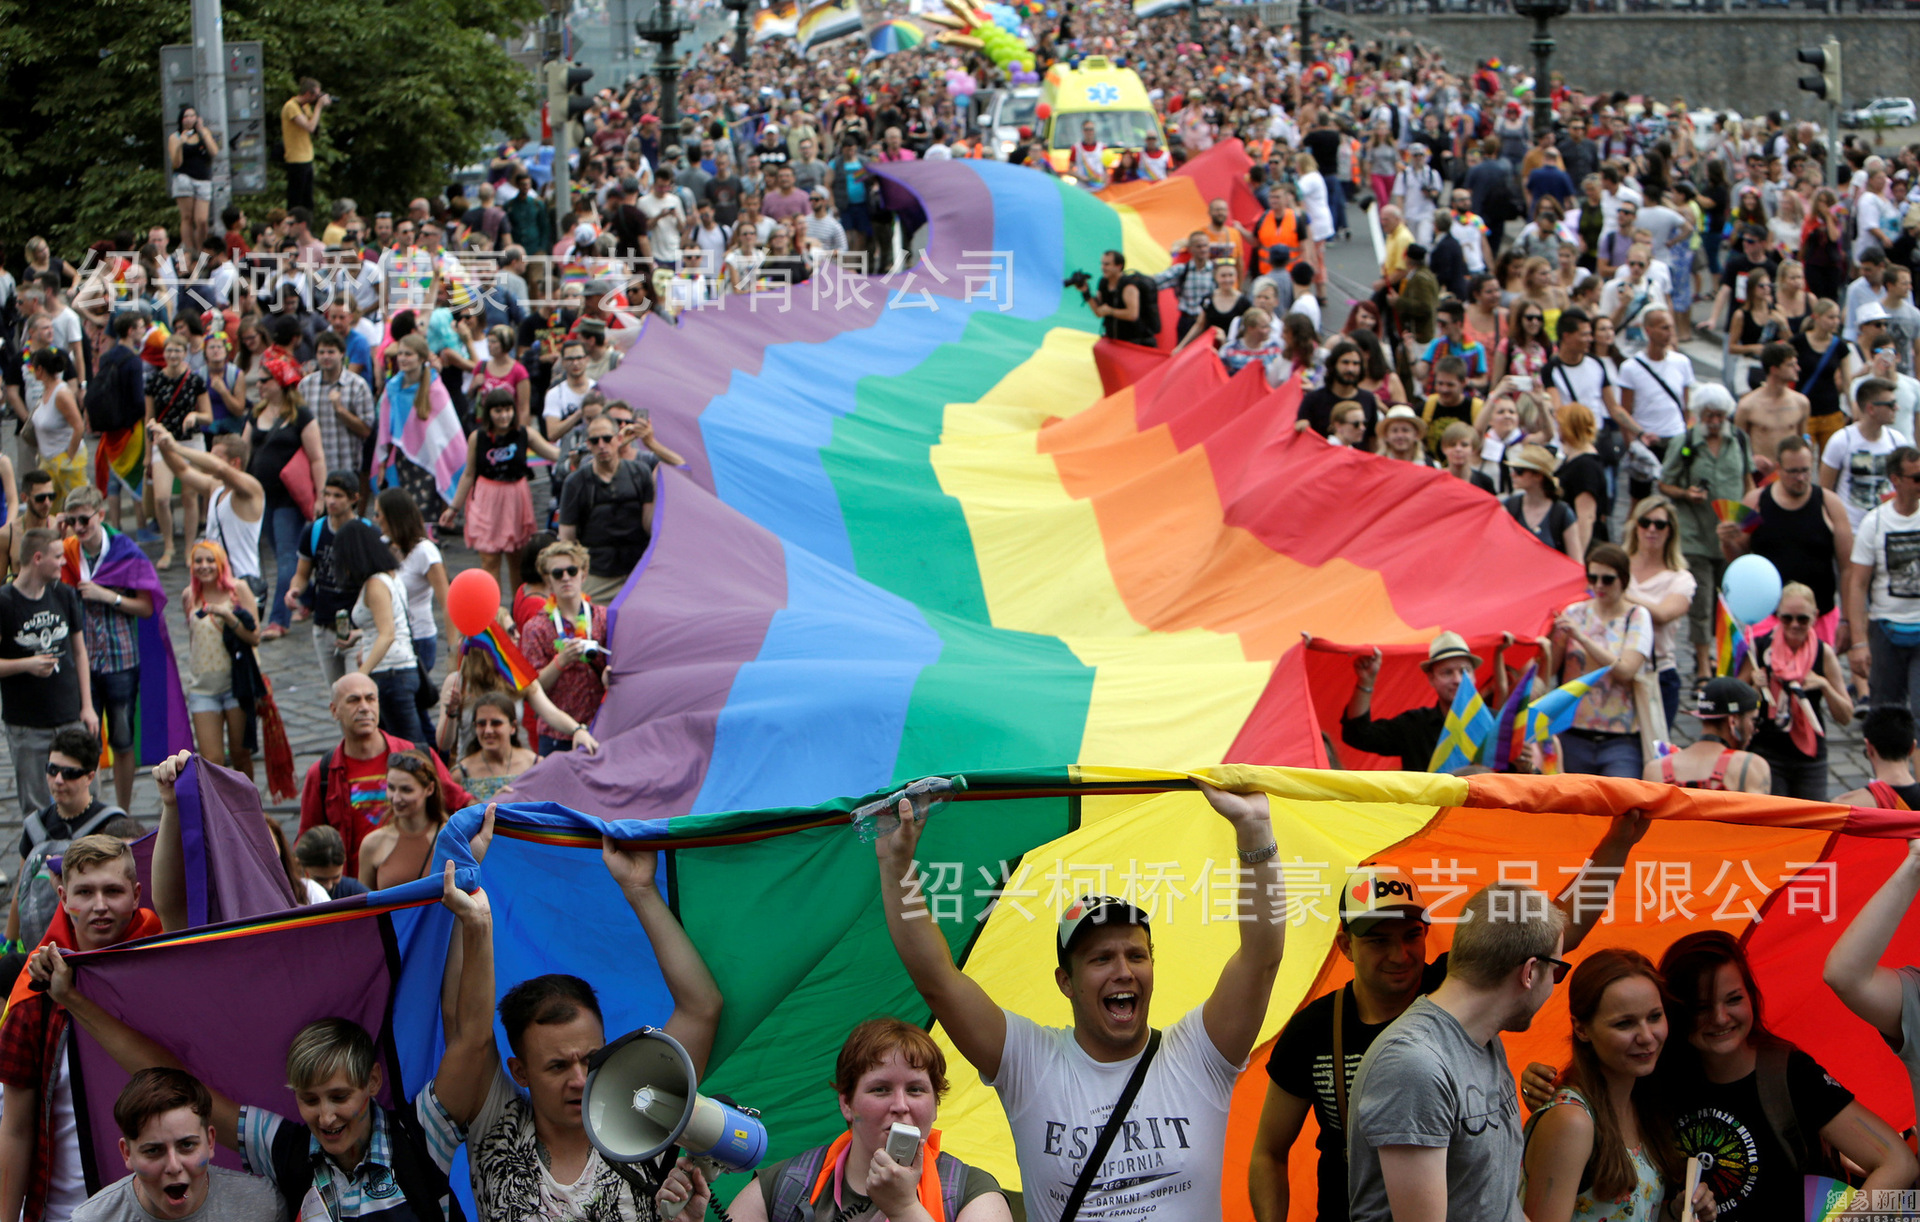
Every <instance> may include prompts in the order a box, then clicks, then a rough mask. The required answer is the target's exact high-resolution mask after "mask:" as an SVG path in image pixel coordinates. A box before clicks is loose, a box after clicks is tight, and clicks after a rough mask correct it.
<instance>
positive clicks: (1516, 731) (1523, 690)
mask: <svg viewBox="0 0 1920 1222" xmlns="http://www.w3.org/2000/svg"><path fill="white" fill-rule="evenodd" d="M1539 670H1540V663H1538V662H1529V663H1527V672H1526V673H1525V674H1523V675H1521V676H1520V681H1519V682H1518V683H1515V684H1514V685H1513V690H1512V691H1511V692H1509V693H1508V694H1507V702H1506V703H1505V704H1503V705H1501V706H1500V720H1499V722H1498V724H1496V725H1495V726H1494V728H1493V758H1492V759H1491V760H1489V761H1488V762H1487V767H1489V768H1491V769H1493V770H1494V771H1495V772H1505V771H1506V770H1507V765H1508V764H1510V763H1512V762H1513V757H1514V755H1515V753H1516V752H1518V751H1520V750H1521V749H1522V748H1524V747H1525V746H1526V730H1527V726H1526V719H1525V718H1524V717H1522V716H1521V710H1522V709H1524V708H1525V707H1526V704H1527V697H1528V696H1530V695H1532V694H1533V680H1534V676H1535V675H1536V674H1538V673H1539Z"/></svg>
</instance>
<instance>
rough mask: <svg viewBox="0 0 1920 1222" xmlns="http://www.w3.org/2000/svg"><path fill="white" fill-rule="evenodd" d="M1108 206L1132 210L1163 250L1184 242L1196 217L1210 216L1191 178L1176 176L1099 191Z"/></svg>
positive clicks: (1124, 183) (1205, 202) (1130, 183)
mask: <svg viewBox="0 0 1920 1222" xmlns="http://www.w3.org/2000/svg"><path fill="white" fill-rule="evenodd" d="M1100 198H1101V199H1103V200H1105V201H1106V202H1107V203H1109V204H1114V205H1118V206H1120V207H1125V208H1131V209H1133V211H1134V212H1135V214H1137V215H1138V216H1139V217H1140V223H1141V224H1142V225H1144V226H1145V227H1146V230H1147V232H1148V233H1149V234H1152V235H1153V240H1154V241H1155V242H1157V243H1159V244H1160V247H1161V249H1163V250H1165V249H1168V248H1171V247H1172V246H1173V245H1174V244H1175V243H1177V242H1184V241H1186V239H1187V235H1188V234H1190V233H1192V232H1193V225H1194V221H1193V218H1194V217H1196V216H1201V217H1204V216H1206V214H1207V201H1206V200H1205V199H1202V198H1201V196H1200V187H1199V185H1198V184H1197V183H1195V182H1194V181H1193V180H1192V179H1191V178H1181V177H1173V178H1168V179H1166V180H1164V181H1162V182H1123V183H1121V184H1120V185H1118V186H1114V187H1108V188H1106V189H1104V190H1103V191H1101V192H1100Z"/></svg>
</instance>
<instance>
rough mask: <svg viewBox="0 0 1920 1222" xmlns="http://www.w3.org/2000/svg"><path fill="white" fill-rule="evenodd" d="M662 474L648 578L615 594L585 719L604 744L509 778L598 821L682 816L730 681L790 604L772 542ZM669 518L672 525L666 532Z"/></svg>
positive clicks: (525, 794) (526, 795)
mask: <svg viewBox="0 0 1920 1222" xmlns="http://www.w3.org/2000/svg"><path fill="white" fill-rule="evenodd" d="M659 475H660V487H659V492H658V496H659V505H658V506H657V507H656V516H655V519H654V541H653V544H652V545H651V547H650V548H649V552H648V559H647V567H646V570H645V572H646V580H645V581H632V582H629V583H628V585H627V587H626V588H625V589H624V590H623V591H622V592H621V594H620V596H619V597H618V598H617V599H616V600H615V602H616V604H617V605H618V607H619V609H620V616H619V620H618V623H617V624H616V626H615V629H614V631H613V633H612V642H611V653H612V660H611V663H610V665H609V666H608V668H607V682H608V687H607V698H606V700H605V702H604V703H603V704H602V705H601V706H600V713H599V716H598V717H597V718H596V719H595V721H594V727H593V730H594V736H595V737H596V738H598V739H599V740H600V752H599V754H598V755H593V756H586V755H580V754H575V755H574V756H573V757H572V758H570V759H558V758H554V757H549V758H547V759H546V760H543V761H541V762H540V763H539V764H536V765H535V766H534V767H533V768H532V769H530V770H529V771H528V772H527V773H526V775H525V776H523V777H522V778H521V779H520V780H518V781H516V782H515V783H514V786H513V792H514V794H515V795H516V796H518V797H520V798H521V799H522V800H528V799H538V800H540V801H544V802H558V803H560V804H561V805H563V806H569V807H572V808H573V809H574V810H578V811H584V812H586V813H588V814H592V815H597V816H600V817H602V818H606V819H665V818H671V817H673V816H675V815H683V814H686V813H687V812H688V811H690V810H691V809H692V806H693V800H694V798H695V796H696V795H698V794H699V792H700V787H701V785H702V783H703V782H704V780H705V778H706V772H707V767H708V765H709V764H710V763H711V761H712V759H713V740H714V725H715V722H716V721H717V720H718V718H719V716H720V710H721V709H722V708H723V707H724V706H725V705H726V703H727V697H728V694H729V693H730V692H731V691H732V689H733V683H734V678H735V676H736V675H737V674H738V673H739V671H740V668H741V667H742V666H743V665H745V664H746V663H748V662H751V661H753V660H754V658H756V657H757V656H759V653H760V647H761V643H762V642H763V641H765V639H766V636H767V628H768V625H769V624H770V623H772V621H773V616H774V613H775V612H777V611H779V610H781V609H782V608H783V607H785V606H786V601H787V579H786V559H785V556H784V555H783V553H782V551H781V547H780V542H779V540H778V539H776V538H774V536H773V535H772V534H771V533H769V532H768V531H766V530H764V529H762V528H761V527H759V526H757V525H755V524H754V523H752V522H750V521H748V520H747V519H746V518H745V517H744V516H742V515H741V514H739V513H737V512H736V511H734V510H732V509H729V508H728V507H727V506H725V505H723V504H721V503H720V501H719V500H718V499H716V498H715V497H714V496H713V494H712V493H710V492H708V491H707V490H706V489H704V488H701V487H700V486H699V485H698V484H696V483H694V481H693V480H691V479H689V478H688V477H687V476H686V475H685V474H684V473H682V472H680V471H678V470H676V469H672V468H663V469H661V471H660V472H659ZM668 515H670V516H671V518H672V522H673V528H672V529H671V530H664V529H662V526H663V524H664V518H665V517H666V516H668ZM716 558H724V559H725V563H718V562H717V560H716Z"/></svg>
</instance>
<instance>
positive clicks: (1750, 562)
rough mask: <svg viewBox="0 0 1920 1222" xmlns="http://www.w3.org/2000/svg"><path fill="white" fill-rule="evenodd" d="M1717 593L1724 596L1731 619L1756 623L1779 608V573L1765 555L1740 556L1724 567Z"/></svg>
mask: <svg viewBox="0 0 1920 1222" xmlns="http://www.w3.org/2000/svg"><path fill="white" fill-rule="evenodd" d="M1720 592H1721V593H1722V594H1724V595H1726V598H1727V610H1728V611H1731V612H1732V613H1733V618H1735V619H1737V620H1739V621H1740V622H1741V623H1742V624H1757V623H1759V622H1760V621H1761V620H1763V619H1765V618H1767V617H1768V616H1769V615H1772V614H1773V612H1774V609H1775V608H1777V607H1778V606H1779V605H1780V570H1779V569H1776V568H1774V567H1773V561H1771V560H1769V559H1767V558H1766V557H1765V556H1755V555H1751V554H1749V555H1745V556H1742V557H1740V558H1739V559H1737V560H1735V561H1734V562H1733V563H1732V564H1729V565H1728V566H1727V575H1726V577H1725V578H1723V579H1722V580H1721V582H1720Z"/></svg>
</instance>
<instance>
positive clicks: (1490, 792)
mask: <svg viewBox="0 0 1920 1222" xmlns="http://www.w3.org/2000/svg"><path fill="white" fill-rule="evenodd" d="M1356 639H1365V638H1356ZM1467 792H1468V795H1469V802H1470V804H1471V805H1472V806H1474V807H1476V808H1486V807H1505V808H1508V809H1511V810H1524V811H1539V812H1548V811H1557V810H1582V811H1588V812H1591V813H1593V814H1601V813H1603V812H1604V813H1607V814H1622V813H1625V812H1626V811H1629V810H1632V809H1634V808H1636V807H1637V808H1639V809H1641V810H1644V811H1646V812H1647V814H1649V815H1651V816H1653V817H1654V818H1656V819H1680V820H1701V819H1711V820H1715V821H1717V822H1722V823H1744V824H1748V825H1753V826H1777V827H1800V828H1811V829H1817V830H1819V831H1822V832H1840V831H1847V832H1854V833H1857V834H1861V835H1870V836H1916V835H1920V814H1908V815H1906V816H1904V817H1902V816H1901V815H1899V814H1897V813H1896V812H1893V811H1876V812H1866V811H1856V809H1855V808H1854V807H1851V806H1839V805H1836V804H1834V803H1832V802H1792V803H1786V802H1782V801H1780V800H1779V799H1777V798H1772V797H1768V796H1765V795H1762V794H1746V793H1714V792H1711V791H1709V790H1704V789H1681V788H1679V787H1678V786H1674V785H1661V784H1657V783H1655V782H1652V781H1631V780H1623V779H1621V778H1619V777H1597V776H1585V775H1581V774H1577V773H1568V774H1565V775H1562V776H1553V777H1542V776H1510V775H1501V774H1494V773H1488V774H1484V775H1481V776H1475V777H1469V778H1467Z"/></svg>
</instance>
